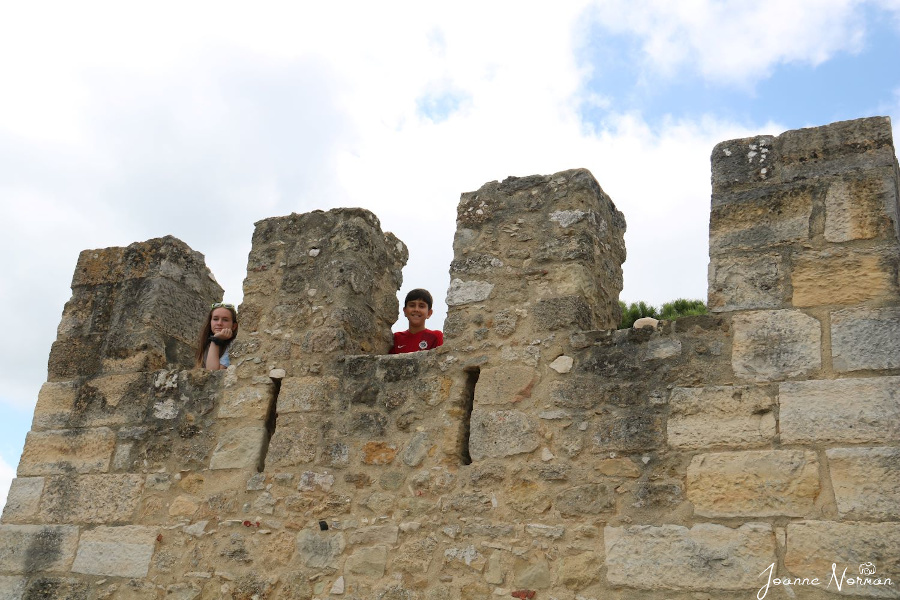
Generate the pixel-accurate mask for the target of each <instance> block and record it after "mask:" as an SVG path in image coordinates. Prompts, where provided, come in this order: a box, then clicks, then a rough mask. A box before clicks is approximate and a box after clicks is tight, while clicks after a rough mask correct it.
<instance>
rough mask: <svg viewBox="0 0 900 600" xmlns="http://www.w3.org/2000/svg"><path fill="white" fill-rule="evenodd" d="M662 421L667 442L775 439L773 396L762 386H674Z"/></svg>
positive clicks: (696, 444)
mask: <svg viewBox="0 0 900 600" xmlns="http://www.w3.org/2000/svg"><path fill="white" fill-rule="evenodd" d="M669 405H670V406H671V407H672V411H671V413H670V414H669V419H668V422H667V425H666V433H667V435H668V441H669V445H670V446H673V447H675V448H691V449H695V448H709V447H711V446H717V445H731V446H744V447H750V446H761V445H764V444H769V443H771V442H772V440H773V439H775V399H774V398H773V397H772V396H771V395H770V394H769V393H768V391H767V390H766V389H764V388H757V387H748V386H730V385H729V386H709V387H705V388H675V389H674V390H672V395H671V397H670V398H669Z"/></svg>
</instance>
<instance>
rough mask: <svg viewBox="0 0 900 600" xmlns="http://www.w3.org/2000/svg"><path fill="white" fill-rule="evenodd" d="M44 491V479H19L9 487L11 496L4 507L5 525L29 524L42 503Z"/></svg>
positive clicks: (14, 480)
mask: <svg viewBox="0 0 900 600" xmlns="http://www.w3.org/2000/svg"><path fill="white" fill-rule="evenodd" d="M43 491H44V478H43V477H17V478H15V479H13V480H12V484H11V485H10V486H9V495H7V497H6V505H5V506H4V507H3V522H4V523H27V522H28V521H30V520H31V517H33V516H34V515H35V514H37V511H38V506H40V503H41V492H43Z"/></svg>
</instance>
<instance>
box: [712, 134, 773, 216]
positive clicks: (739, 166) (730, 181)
mask: <svg viewBox="0 0 900 600" xmlns="http://www.w3.org/2000/svg"><path fill="white" fill-rule="evenodd" d="M774 145H775V138H774V137H773V136H771V135H760V136H755V137H750V138H742V139H736V140H727V141H724V142H720V143H718V144H716V147H715V148H713V151H712V156H711V157H710V162H711V163H712V188H713V202H714V203H715V202H716V199H717V198H719V197H721V196H723V195H724V192H727V191H730V190H740V189H745V188H747V187H753V186H757V185H760V184H768V183H770V182H773V181H777V179H776V174H777V173H776V170H775V163H776V158H777V155H776V153H775V152H774Z"/></svg>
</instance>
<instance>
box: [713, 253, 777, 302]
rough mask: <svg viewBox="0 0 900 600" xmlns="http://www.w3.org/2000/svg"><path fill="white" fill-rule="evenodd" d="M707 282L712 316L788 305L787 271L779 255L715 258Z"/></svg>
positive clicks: (721, 256) (715, 256) (724, 256)
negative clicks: (717, 313) (713, 314)
mask: <svg viewBox="0 0 900 600" xmlns="http://www.w3.org/2000/svg"><path fill="white" fill-rule="evenodd" d="M708 279H709V302H708V306H709V309H710V310H711V311H712V312H727V311H733V310H748V309H764V308H781V307H782V306H784V305H785V303H786V301H787V296H788V293H787V281H788V269H787V267H786V265H785V263H784V258H782V256H781V255H780V254H751V255H743V254H742V255H737V256H732V255H714V256H712V257H710V260H709V274H708Z"/></svg>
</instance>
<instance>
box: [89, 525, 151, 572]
mask: <svg viewBox="0 0 900 600" xmlns="http://www.w3.org/2000/svg"><path fill="white" fill-rule="evenodd" d="M157 534H158V531H157V529H156V528H153V527H139V526H136V525H126V526H123V527H97V528H96V529H91V530H88V531H85V532H84V533H83V534H81V539H80V540H79V542H78V553H77V554H76V555H75V562H74V563H73V564H72V571H74V572H75V573H84V574H86V575H108V576H112V577H138V578H140V577H146V576H147V572H148V571H149V569H150V559H151V558H152V557H153V551H154V549H155V548H156V536H157Z"/></svg>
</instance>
